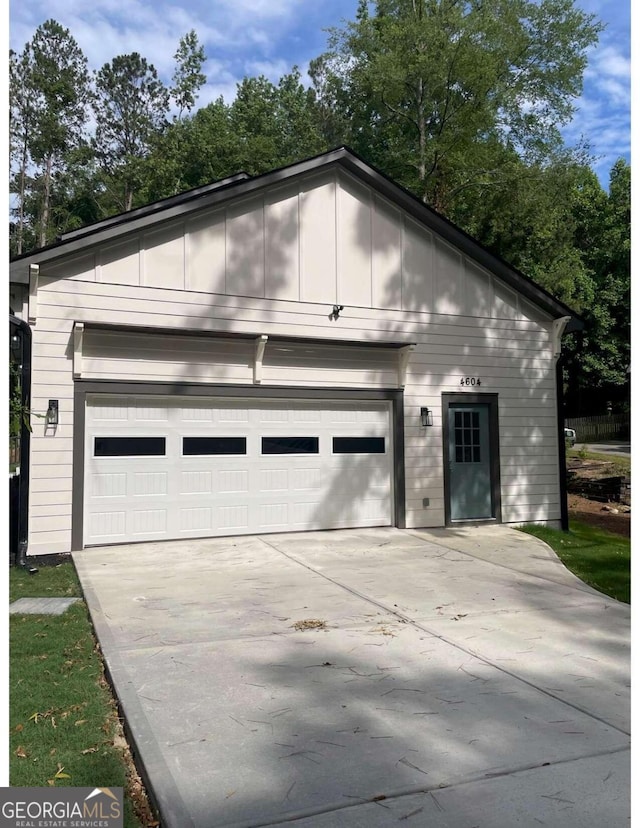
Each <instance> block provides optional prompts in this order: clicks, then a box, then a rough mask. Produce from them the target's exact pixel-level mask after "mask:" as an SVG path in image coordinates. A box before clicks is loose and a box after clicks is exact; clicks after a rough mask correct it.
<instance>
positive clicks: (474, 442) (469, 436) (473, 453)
mask: <svg viewBox="0 0 640 828" xmlns="http://www.w3.org/2000/svg"><path fill="white" fill-rule="evenodd" d="M454 428H455V451H456V463H480V462H481V455H480V414H479V413H478V412H477V411H456V412H455V413H454Z"/></svg>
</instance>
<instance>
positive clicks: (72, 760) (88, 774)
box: [9, 562, 157, 828]
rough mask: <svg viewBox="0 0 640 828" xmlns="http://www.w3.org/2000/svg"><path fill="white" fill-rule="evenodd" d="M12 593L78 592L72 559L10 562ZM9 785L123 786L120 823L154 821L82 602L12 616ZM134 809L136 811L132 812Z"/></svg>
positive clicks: (133, 827)
mask: <svg viewBox="0 0 640 828" xmlns="http://www.w3.org/2000/svg"><path fill="white" fill-rule="evenodd" d="M9 583H10V596H11V600H12V601H14V600H17V599H18V598H22V597H29V598H31V597H43V596H46V597H71V596H81V590H80V584H79V583H78V579H77V577H76V574H75V570H74V568H73V564H72V563H71V562H69V563H64V564H61V565H60V566H56V567H48V566H47V567H41V569H40V570H39V572H38V573H37V574H36V575H29V574H28V573H26V572H25V571H23V570H19V569H11V570H10V576H9ZM9 664H10V751H11V753H10V765H9V770H10V784H11V785H12V786H21V787H22V786H37V787H47V786H56V787H58V786H64V785H71V786H74V787H75V786H87V787H94V786H95V787H123V788H124V790H125V814H124V824H125V826H127V828H140V826H151V825H154V824H157V823H155V822H154V820H153V817H152V815H151V813H150V811H149V808H148V804H147V803H146V797H145V796H144V791H143V789H142V786H141V784H140V781H139V779H138V778H137V774H136V773H135V769H134V767H133V764H132V762H131V756H130V753H129V748H128V746H127V743H126V740H125V739H124V737H123V735H122V728H121V726H120V722H119V719H118V713H117V708H116V705H115V702H114V700H113V697H112V695H111V690H110V687H109V685H108V683H107V681H106V680H105V678H104V672H103V666H102V658H101V655H100V650H99V647H98V645H97V644H96V641H95V638H94V636H93V629H92V626H91V622H90V620H89V616H88V613H87V608H86V605H85V603H84V602H83V601H80V602H78V603H76V604H74V605H73V606H71V607H70V608H69V609H68V610H67V611H66V612H64V613H63V614H62V615H59V616H51V615H21V614H15V615H11V617H10V650H9ZM136 812H137V813H136Z"/></svg>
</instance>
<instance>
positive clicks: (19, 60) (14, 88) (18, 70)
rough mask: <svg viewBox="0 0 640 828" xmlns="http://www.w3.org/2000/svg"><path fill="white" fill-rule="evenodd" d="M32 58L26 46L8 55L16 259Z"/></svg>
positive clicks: (31, 115)
mask: <svg viewBox="0 0 640 828" xmlns="http://www.w3.org/2000/svg"><path fill="white" fill-rule="evenodd" d="M31 70H32V55H31V46H30V44H29V43H27V44H26V46H25V47H24V50H23V52H22V53H21V54H20V55H17V54H16V53H15V52H14V51H13V50H12V51H10V52H9V157H10V162H9V163H10V168H9V170H10V176H11V178H10V189H11V192H12V193H15V194H16V196H17V206H16V207H15V208H14V209H13V210H12V212H13V214H14V215H15V216H16V218H17V222H16V224H15V227H14V232H13V237H12V240H11V250H12V252H13V253H15V254H16V255H18V256H19V255H20V254H21V253H22V252H23V246H24V236H25V196H26V191H27V175H28V169H29V161H30V156H29V146H30V143H31V134H32V131H33V130H34V129H35V123H34V121H35V107H34V95H33V91H32V85H31Z"/></svg>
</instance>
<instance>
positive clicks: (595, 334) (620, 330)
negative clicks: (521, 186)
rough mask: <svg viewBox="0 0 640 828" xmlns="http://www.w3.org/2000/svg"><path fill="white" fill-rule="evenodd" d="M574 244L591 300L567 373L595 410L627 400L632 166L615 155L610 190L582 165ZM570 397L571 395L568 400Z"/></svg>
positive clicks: (578, 395) (575, 392)
mask: <svg viewBox="0 0 640 828" xmlns="http://www.w3.org/2000/svg"><path fill="white" fill-rule="evenodd" d="M573 219H574V221H575V223H576V233H575V244H576V248H577V249H578V250H580V252H581V255H582V260H583V262H584V263H585V266H586V267H587V268H589V271H590V273H591V275H592V278H593V282H594V286H595V289H594V301H593V302H592V303H591V304H589V305H586V306H585V307H584V310H583V317H584V319H585V323H586V328H585V331H584V333H583V334H582V336H580V337H579V338H578V339H577V340H576V341H574V342H572V343H571V345H570V346H569V349H568V350H569V358H568V367H567V375H568V378H569V387H570V389H571V391H572V394H573V396H574V397H576V398H577V399H578V400H579V401H581V402H582V404H583V405H586V407H589V408H592V409H595V411H594V413H604V410H605V404H606V402H608V401H612V402H615V403H616V404H617V405H618V406H624V405H626V404H627V403H628V389H629V385H628V384H629V374H628V373H627V371H628V368H629V365H630V360H631V349H630V341H629V340H630V330H631V317H630V289H631V237H630V232H631V168H630V167H629V165H628V164H627V163H626V162H625V161H624V160H623V159H620V160H618V161H617V162H616V163H615V164H614V166H613V167H612V169H611V173H610V178H609V192H608V194H607V193H605V192H604V191H603V190H602V188H601V187H600V185H599V183H598V180H597V178H596V176H595V175H594V174H593V173H592V172H591V171H590V170H585V171H583V179H582V181H581V182H580V185H579V187H577V188H576V190H575V191H574V206H573ZM570 402H573V400H570Z"/></svg>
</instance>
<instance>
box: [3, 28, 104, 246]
mask: <svg viewBox="0 0 640 828" xmlns="http://www.w3.org/2000/svg"><path fill="white" fill-rule="evenodd" d="M89 94H90V91H89V73H88V70H87V59H86V57H85V56H84V54H83V53H82V50H81V49H80V47H79V46H78V44H77V43H76V41H75V39H74V38H73V37H72V35H71V34H70V32H69V30H68V29H65V28H63V27H62V26H61V25H60V24H59V23H57V22H56V21H55V20H47V21H46V22H45V23H43V24H42V25H41V26H39V27H38V28H37V29H36V32H35V34H34V36H33V38H32V40H31V41H30V42H29V43H27V44H26V46H25V48H24V50H23V52H22V53H21V54H20V55H19V56H16V55H13V56H12V59H11V60H10V111H11V135H12V144H11V147H12V150H13V160H14V162H17V164H16V175H15V178H14V186H13V188H12V189H13V191H14V192H15V193H16V194H17V196H18V207H17V216H18V230H17V234H16V239H15V245H16V248H17V250H16V252H18V251H20V250H22V247H23V240H24V234H25V202H26V200H27V197H29V198H30V200H31V204H32V207H31V210H30V213H31V232H32V233H33V235H34V240H35V241H36V243H37V245H38V246H39V247H42V246H43V245H45V244H47V242H48V241H51V240H52V239H53V238H55V235H56V229H57V228H56V227H55V225H54V224H52V222H51V202H52V198H53V186H54V182H55V176H56V173H57V172H59V170H60V169H61V168H62V167H63V166H66V165H67V162H68V158H69V156H70V154H71V153H72V152H73V150H75V149H77V148H78V147H79V146H80V145H81V144H82V141H83V128H84V125H85V123H86V121H87V114H88V103H89ZM28 185H29V190H30V192H29V193H27V188H28Z"/></svg>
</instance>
